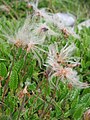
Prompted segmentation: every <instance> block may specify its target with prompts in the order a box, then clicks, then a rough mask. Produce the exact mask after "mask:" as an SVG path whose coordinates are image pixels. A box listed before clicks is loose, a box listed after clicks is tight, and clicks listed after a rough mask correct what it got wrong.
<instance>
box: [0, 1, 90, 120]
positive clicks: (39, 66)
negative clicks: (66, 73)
mask: <svg viewBox="0 0 90 120" xmlns="http://www.w3.org/2000/svg"><path fill="white" fill-rule="evenodd" d="M30 2H31V1H30ZM2 5H3V6H4V7H6V8H2ZM43 7H46V8H47V9H48V10H49V12H51V13H57V12H70V13H72V14H74V15H75V16H76V18H77V20H76V25H75V28H76V33H77V34H79V36H80V39H78V38H75V37H74V36H72V35H70V36H68V37H65V35H64V33H63V32H61V31H60V32H59V34H60V35H59V36H58V37H57V36H55V35H50V36H49V35H48V34H49V33H48V34H47V36H46V38H45V39H46V41H45V44H44V46H42V45H41V46H40V47H41V48H43V50H44V51H46V52H42V51H40V52H38V51H36V52H37V55H38V56H39V59H38V57H34V55H36V54H34V53H33V52H27V48H26V47H27V46H25V47H24V48H23V47H22V46H18V45H17V44H16V43H15V44H13V42H12V40H11V41H8V36H7V35H10V36H11V35H12V36H13V35H15V32H16V33H17V31H18V29H19V28H20V27H21V26H23V24H24V21H25V19H26V17H27V16H28V15H33V14H34V12H33V8H32V7H31V6H30V5H29V4H28V2H26V1H24V0H1V1H0V120H83V119H84V116H85V115H84V114H85V112H86V111H87V110H88V109H90V87H89V88H84V89H79V88H77V87H73V86H72V85H71V84H68V83H65V84H63V82H61V81H60V80H59V82H58V84H57V78H56V77H54V78H52V82H53V83H52V82H49V79H48V74H49V73H48V72H49V71H47V69H46V66H45V65H44V64H46V61H47V56H48V54H47V52H48V46H49V45H50V44H53V43H54V42H57V43H59V45H58V48H59V49H60V50H61V49H62V48H63V47H64V46H65V45H66V44H67V42H68V45H71V44H72V43H74V44H75V46H76V48H77V49H76V50H75V52H74V55H73V56H76V57H77V58H79V62H80V65H77V66H76V67H75V68H74V70H76V71H77V72H78V76H79V78H80V79H79V81H82V82H85V83H88V84H90V28H83V29H82V30H81V31H80V32H79V31H78V29H77V24H79V23H80V22H81V21H84V20H86V19H89V18H90V1H89V0H86V1H85V0H83V1H82V0H40V1H39V8H43ZM30 22H32V23H33V22H34V23H36V24H38V18H37V19H36V18H35V19H34V20H32V18H31V20H30ZM39 22H40V21H39ZM34 25H35V24H34ZM49 26H50V28H52V29H53V30H54V31H55V33H56V32H57V33H58V31H59V30H58V29H56V27H55V26H52V24H49ZM30 27H31V26H30ZM31 31H33V30H31ZM51 34H52V33H51ZM35 35H36V34H35ZM23 36H24V35H23ZM41 37H42V36H41ZM10 42H11V43H10ZM40 55H41V56H40ZM36 58H37V59H36ZM42 58H43V59H42ZM39 60H40V61H41V63H40V62H39ZM53 84H54V85H55V86H54V85H53ZM89 116H90V115H89ZM86 117H87V116H86ZM84 120H90V117H89V118H88V117H87V118H86V119H84Z"/></svg>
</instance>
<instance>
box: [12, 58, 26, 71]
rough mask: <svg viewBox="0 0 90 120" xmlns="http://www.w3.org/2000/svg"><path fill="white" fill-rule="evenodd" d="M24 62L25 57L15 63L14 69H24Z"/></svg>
mask: <svg viewBox="0 0 90 120" xmlns="http://www.w3.org/2000/svg"><path fill="white" fill-rule="evenodd" d="M23 64H24V59H21V60H19V61H18V62H16V63H15V64H14V67H13V69H14V70H16V71H17V72H19V71H20V70H21V69H22V67H23Z"/></svg>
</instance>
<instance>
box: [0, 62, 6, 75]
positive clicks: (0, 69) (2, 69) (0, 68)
mask: <svg viewBox="0 0 90 120" xmlns="http://www.w3.org/2000/svg"><path fill="white" fill-rule="evenodd" d="M6 75H7V68H6V66H5V64H4V63H0V76H2V77H5V76H6Z"/></svg>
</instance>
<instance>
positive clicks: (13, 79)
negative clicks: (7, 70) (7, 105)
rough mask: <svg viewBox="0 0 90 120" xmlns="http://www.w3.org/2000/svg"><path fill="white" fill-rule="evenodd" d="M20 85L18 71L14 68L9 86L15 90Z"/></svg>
mask: <svg viewBox="0 0 90 120" xmlns="http://www.w3.org/2000/svg"><path fill="white" fill-rule="evenodd" d="M17 86H18V74H17V71H15V70H13V71H12V73H11V76H10V81H9V87H10V89H12V90H15V89H16V88H17Z"/></svg>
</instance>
